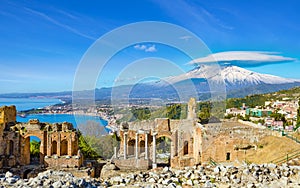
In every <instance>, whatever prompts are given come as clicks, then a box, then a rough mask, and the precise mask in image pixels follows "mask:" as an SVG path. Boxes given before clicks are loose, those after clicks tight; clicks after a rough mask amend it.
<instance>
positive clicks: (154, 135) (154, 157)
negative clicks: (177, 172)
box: [152, 133, 157, 168]
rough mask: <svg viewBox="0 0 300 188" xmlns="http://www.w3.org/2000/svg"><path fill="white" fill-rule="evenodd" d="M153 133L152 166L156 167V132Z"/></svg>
mask: <svg viewBox="0 0 300 188" xmlns="http://www.w3.org/2000/svg"><path fill="white" fill-rule="evenodd" d="M152 134H153V135H152V136H153V142H152V144H153V152H152V154H153V156H152V168H157V164H156V134H157V133H152Z"/></svg>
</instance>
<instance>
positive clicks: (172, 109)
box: [166, 104, 187, 119]
mask: <svg viewBox="0 0 300 188" xmlns="http://www.w3.org/2000/svg"><path fill="white" fill-rule="evenodd" d="M186 109H187V105H186V104H172V105H169V106H167V108H166V114H167V118H169V119H181V118H183V119H184V118H186V112H187V111H186Z"/></svg>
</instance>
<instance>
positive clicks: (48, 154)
mask: <svg viewBox="0 0 300 188" xmlns="http://www.w3.org/2000/svg"><path fill="white" fill-rule="evenodd" d="M47 142H48V144H47V156H51V153H52V151H51V150H52V140H51V134H49V133H48V132H47Z"/></svg>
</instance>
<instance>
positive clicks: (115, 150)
mask: <svg viewBox="0 0 300 188" xmlns="http://www.w3.org/2000/svg"><path fill="white" fill-rule="evenodd" d="M114 158H115V159H117V158H118V156H117V147H114Z"/></svg>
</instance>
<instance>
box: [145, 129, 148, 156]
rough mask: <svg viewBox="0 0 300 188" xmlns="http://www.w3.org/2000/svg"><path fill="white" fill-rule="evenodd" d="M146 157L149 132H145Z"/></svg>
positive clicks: (146, 154)
mask: <svg viewBox="0 0 300 188" xmlns="http://www.w3.org/2000/svg"><path fill="white" fill-rule="evenodd" d="M145 159H148V133H145Z"/></svg>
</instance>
